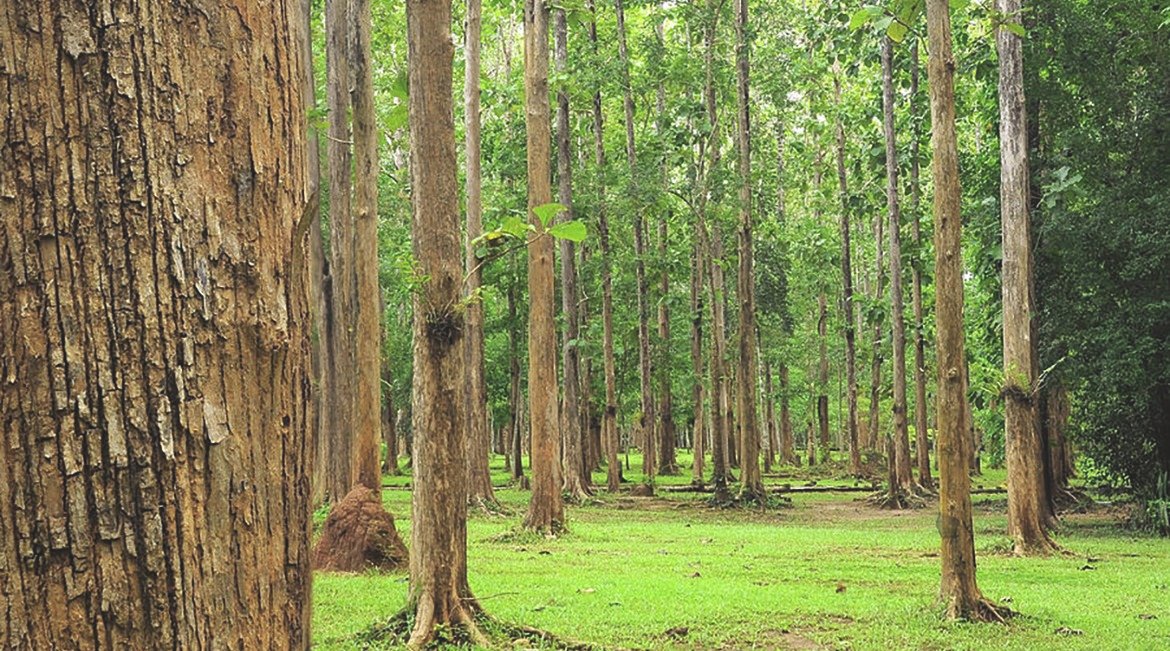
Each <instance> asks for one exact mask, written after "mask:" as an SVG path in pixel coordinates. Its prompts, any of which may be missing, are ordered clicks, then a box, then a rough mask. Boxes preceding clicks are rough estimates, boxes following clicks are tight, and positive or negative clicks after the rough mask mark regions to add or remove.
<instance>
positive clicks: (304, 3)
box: [298, 0, 330, 508]
mask: <svg viewBox="0 0 1170 651" xmlns="http://www.w3.org/2000/svg"><path fill="white" fill-rule="evenodd" d="M312 5H313V3H312V0H301V3H300V9H301V15H300V16H299V17H298V20H300V21H301V25H300V30H299V31H300V34H301V57H302V60H303V61H304V62H305V68H304V85H303V96H304V101H305V110H306V113H308V112H309V111H311V110H314V109H316V107H317V93H316V88H317V82H316V79H315V77H314V75H313V26H312V20H313V6H312ZM308 143H309V147H308V156H307V160H308V166H309V175H308V183H309V189H308V192H309V196H311V197H312V196H315V197H318V198H319V197H320V196H321V145H320V141H319V138H318V133H317V130H316V129H315V128H310V129H309V141H308ZM319 205H320V203H319V199H318V207H319ZM308 219H309V267H308V271H307V274H308V277H307V280H306V285H307V286H308V288H309V320H310V323H311V324H312V325H311V330H310V338H309V346H310V371H309V373H310V375H309V377H310V382H311V386H312V403H313V414H314V416H313V422H312V426H311V428H310V434H309V437H308V438H309V441H310V448H311V450H312V454H313V459H314V463H313V464H312V469H313V470H312V478H311V479H310V483H309V485H310V488H309V491H310V493H309V494H310V497H309V502H310V503H311V504H312V506H313V508H316V507H317V506H320V505H321V504H323V503H324V502H325V499H326V492H327V491H328V485H327V482H326V476H327V472H326V463H325V461H326V459H328V456H327V455H328V453H329V439H328V435H329V431H330V428H329V422H330V421H329V416H330V414H329V409H328V407H327V405H328V404H329V397H328V396H329V395H330V392H329V384H328V382H327V380H328V377H327V369H328V368H329V367H330V364H329V346H328V341H327V339H326V338H325V327H326V320H327V318H328V315H329V302H328V301H329V298H328V294H327V293H326V291H325V288H326V280H327V278H326V277H327V276H328V273H329V269H328V263H327V262H326V260H325V245H324V235H323V233H322V229H321V215H320V210H316V211H314V212H313V214H311V215H310V216H309V217H308Z"/></svg>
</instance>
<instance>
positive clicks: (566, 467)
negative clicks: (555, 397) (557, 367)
mask: <svg viewBox="0 0 1170 651" xmlns="http://www.w3.org/2000/svg"><path fill="white" fill-rule="evenodd" d="M553 23H554V26H553V30H554V32H555V35H554V40H555V42H556V66H557V74H560V75H567V74H568V66H569V26H568V20H567V19H566V17H565V10H564V9H557V10H556V14H555V15H554V17H553ZM569 128H570V127H569V94H568V93H567V92H566V91H565V89H564V87H561V88H560V89H558V90H557V196H558V199H559V200H560V203H561V205H563V206H565V207H567V208H568V210H566V211H565V213H564V215H563V219H564V220H566V221H567V220H569V219H572V217H573V166H572V164H571V160H572V158H571V156H572V153H571V152H570V151H569V147H570V141H571V137H570V133H569ZM560 245H561V306H562V309H563V310H564V319H565V332H564V336H563V341H562V348H561V351H562V353H561V354H562V359H563V360H564V408H565V410H564V413H563V414H561V437H562V441H563V442H564V459H563V463H562V469H563V474H564V486H563V488H562V490H563V492H565V493H567V494H568V497H569V499H571V500H573V501H577V502H580V501H583V500H585V499H587V498H588V497H589V495H590V494H591V491H590V490H589V488H588V482H587V481H586V479H585V477H586V476H587V475H588V472H589V471H588V469H586V468H585V456H584V448H585V439H584V436H583V435H582V429H581V400H580V393H579V391H580V388H581V373H580V368H581V365H580V360H581V355H580V350H581V349H580V348H578V346H577V339H578V338H579V337H580V330H579V328H578V325H579V323H580V321H579V318H580V317H579V313H578V312H579V311H578V309H577V305H578V302H579V298H580V297H579V292H578V291H577V255H576V253H575V252H574V251H573V248H574V247H573V243H572V242H571V241H570V240H567V239H562V240H561V241H560Z"/></svg>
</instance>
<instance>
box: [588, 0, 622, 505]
mask: <svg viewBox="0 0 1170 651" xmlns="http://www.w3.org/2000/svg"><path fill="white" fill-rule="evenodd" d="M589 3H590V4H589V11H590V12H591V13H592V14H593V20H592V21H591V22H590V23H589V41H590V43H591V44H592V46H593V53H594V55H596V54H597V7H596V6H595V5H594V4H593V0H589ZM602 119H603V116H602V112H601V83H600V81H599V82H598V86H597V89H596V90H595V91H594V92H593V157H594V163H595V164H596V165H597V230H598V238H599V239H600V240H601V326H602V356H603V358H604V360H603V365H604V373H605V408H604V409H603V410H602V413H601V440H602V442H603V443H604V445H605V458H606V461H605V465H606V490H608V491H609V492H611V493H616V492H617V491H618V490H619V489H620V488H621V482H622V466H621V463H620V462H619V461H618V447H620V446H619V442H618V429H617V377H616V376H617V371H616V369H615V366H616V365H615V362H614V356H613V272H612V271H611V269H612V266H613V259H612V256H611V252H610V245H609V217H608V213H607V211H606V201H605V199H606V196H605V195H606V188H605V133H604V130H603V125H604V123H603V121H602Z"/></svg>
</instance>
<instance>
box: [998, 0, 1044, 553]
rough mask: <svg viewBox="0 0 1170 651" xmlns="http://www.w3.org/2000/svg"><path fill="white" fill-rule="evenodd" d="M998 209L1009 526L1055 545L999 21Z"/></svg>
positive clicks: (1023, 144) (1027, 250) (1024, 155)
mask: <svg viewBox="0 0 1170 651" xmlns="http://www.w3.org/2000/svg"><path fill="white" fill-rule="evenodd" d="M1021 4H1022V3H1021V1H1020V0H997V2H996V8H997V10H998V11H999V12H1000V13H1001V15H1003V16H1004V17H1005V19H1006V20H1019V18H1020V11H1021ZM995 44H996V50H997V52H998V53H999V141H1000V210H1001V213H1002V215H1001V216H1002V222H1003V283H1002V285H1003V373H1004V388H1003V396H1004V447H1005V455H1004V456H1005V461H1006V465H1007V488H1008V533H1009V534H1010V535H1011V536H1012V540H1013V542H1014V547H1015V553H1016V554H1017V555H1019V556H1031V555H1047V554H1049V553H1051V552H1052V551H1054V550H1055V545H1054V544H1053V543H1052V540H1051V539H1050V538H1049V537H1048V531H1047V526H1046V525H1047V524H1048V522H1049V521H1051V520H1052V519H1053V516H1052V510H1051V507H1050V501H1049V499H1048V491H1047V488H1048V486H1047V483H1046V478H1045V463H1046V462H1047V458H1046V455H1045V454H1044V446H1043V444H1042V441H1041V438H1040V434H1041V432H1040V428H1039V413H1038V412H1037V409H1036V400H1035V397H1036V395H1037V387H1036V383H1037V379H1038V378H1037V369H1038V364H1037V362H1036V359H1035V354H1036V350H1035V347H1034V346H1033V345H1032V334H1033V330H1034V329H1033V325H1032V314H1033V313H1034V312H1035V310H1034V304H1033V301H1032V287H1033V285H1032V278H1031V275H1032V235H1031V224H1030V217H1029V214H1028V207H1029V206H1028V203H1029V197H1028V191H1029V183H1028V130H1027V123H1028V117H1027V112H1026V109H1025V104H1024V55H1023V44H1022V39H1021V38H1020V37H1019V36H1017V35H1016V34H1013V33H1012V32H1011V31H1010V30H1008V29H1006V28H1004V27H1002V26H1001V27H1000V28H999V29H997V30H996V35H995Z"/></svg>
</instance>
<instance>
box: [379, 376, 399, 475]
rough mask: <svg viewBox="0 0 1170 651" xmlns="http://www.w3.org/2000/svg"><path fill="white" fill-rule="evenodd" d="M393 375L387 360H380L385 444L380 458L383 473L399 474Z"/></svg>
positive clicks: (383, 438) (383, 440) (383, 439)
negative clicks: (383, 455)
mask: <svg viewBox="0 0 1170 651" xmlns="http://www.w3.org/2000/svg"><path fill="white" fill-rule="evenodd" d="M393 381H394V375H393V374H392V373H391V372H390V363H389V361H388V360H386V359H383V360H382V442H383V443H384V444H385V445H386V456H385V457H383V459H382V474H383V475H399V474H402V471H401V470H400V469H399V468H398V429H397V427H395V426H396V425H397V423H396V422H395V420H396V418H397V415H398V414H397V412H396V411H395V410H394V392H393V390H392V389H391V385H392V384H393Z"/></svg>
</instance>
